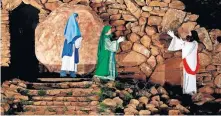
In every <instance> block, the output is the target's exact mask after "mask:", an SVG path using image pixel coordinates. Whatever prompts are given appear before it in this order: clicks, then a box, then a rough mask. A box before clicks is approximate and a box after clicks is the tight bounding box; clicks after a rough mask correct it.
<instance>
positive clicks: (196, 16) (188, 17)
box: [184, 14, 199, 22]
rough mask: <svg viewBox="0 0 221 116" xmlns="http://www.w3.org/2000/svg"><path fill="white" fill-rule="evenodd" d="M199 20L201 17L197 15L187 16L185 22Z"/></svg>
mask: <svg viewBox="0 0 221 116" xmlns="http://www.w3.org/2000/svg"><path fill="white" fill-rule="evenodd" d="M198 18H199V15H196V14H187V16H186V17H185V19H184V21H192V22H194V21H196V20H197V19H198Z"/></svg>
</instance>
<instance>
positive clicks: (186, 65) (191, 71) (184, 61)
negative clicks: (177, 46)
mask: <svg viewBox="0 0 221 116" xmlns="http://www.w3.org/2000/svg"><path fill="white" fill-rule="evenodd" d="M196 55H197V64H196V69H195V71H193V70H191V68H190V67H189V65H188V63H187V61H186V58H184V59H183V66H184V68H185V70H186V72H187V73H188V74H192V75H195V74H196V73H197V71H198V70H199V68H200V64H199V55H198V53H197V54H196Z"/></svg>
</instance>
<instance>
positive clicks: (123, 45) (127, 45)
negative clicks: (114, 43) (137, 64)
mask: <svg viewBox="0 0 221 116" xmlns="http://www.w3.org/2000/svg"><path fill="white" fill-rule="evenodd" d="M120 47H121V49H122V51H124V52H127V51H130V50H131V48H132V42H131V41H124V42H122V43H120Z"/></svg>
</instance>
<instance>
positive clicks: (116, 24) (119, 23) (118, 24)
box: [110, 20, 125, 26]
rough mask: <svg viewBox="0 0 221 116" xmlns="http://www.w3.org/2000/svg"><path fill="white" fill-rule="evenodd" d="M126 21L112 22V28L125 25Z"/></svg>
mask: <svg viewBox="0 0 221 116" xmlns="http://www.w3.org/2000/svg"><path fill="white" fill-rule="evenodd" d="M124 23H125V21H124V20H116V21H111V22H110V24H111V25H112V26H120V25H124Z"/></svg>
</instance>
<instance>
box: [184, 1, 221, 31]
mask: <svg viewBox="0 0 221 116" xmlns="http://www.w3.org/2000/svg"><path fill="white" fill-rule="evenodd" d="M181 1H183V2H184V4H185V5H186V9H185V11H187V12H191V13H193V14H198V15H199V16H200V17H199V18H198V20H197V22H198V24H200V26H202V27H206V28H207V29H215V28H218V29H221V0H181Z"/></svg>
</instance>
